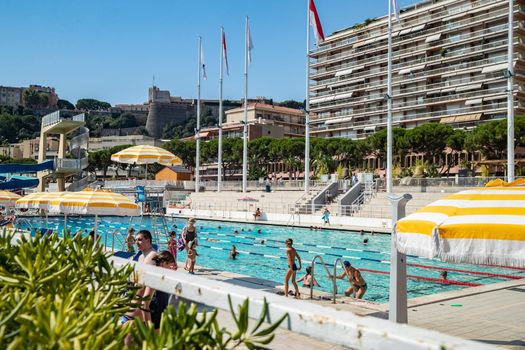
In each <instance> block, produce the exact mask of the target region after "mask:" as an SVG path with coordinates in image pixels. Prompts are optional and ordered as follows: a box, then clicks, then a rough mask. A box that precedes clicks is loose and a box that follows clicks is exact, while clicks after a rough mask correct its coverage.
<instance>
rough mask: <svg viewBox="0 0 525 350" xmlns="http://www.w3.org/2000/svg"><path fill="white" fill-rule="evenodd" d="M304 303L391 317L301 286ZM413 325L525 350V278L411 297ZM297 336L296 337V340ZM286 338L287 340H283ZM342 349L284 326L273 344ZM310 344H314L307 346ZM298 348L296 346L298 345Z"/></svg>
mask: <svg viewBox="0 0 525 350" xmlns="http://www.w3.org/2000/svg"><path fill="white" fill-rule="evenodd" d="M198 274H202V275H207V276H208V277H209V278H212V279H216V280H221V281H223V282H228V283H233V284H236V285H242V286H244V287H248V288H254V289H260V290H264V291H267V292H270V293H277V292H279V291H281V290H282V286H281V285H279V284H278V283H275V282H272V281H268V280H262V279H257V278H253V277H248V276H242V275H238V274H235V273H230V272H224V271H219V270H213V269H207V268H200V269H199V270H198ZM301 293H302V298H303V299H305V301H308V302H313V303H318V304H321V305H324V306H330V307H334V308H336V309H339V310H346V311H351V312H353V313H356V314H358V315H362V316H365V315H366V316H373V317H380V318H385V319H386V318H388V305H386V304H378V303H373V302H367V301H356V300H354V299H352V298H346V297H341V296H338V298H337V304H333V303H332V301H331V295H330V294H328V293H324V292H317V291H316V292H315V293H314V299H313V300H312V299H309V297H310V293H309V289H301ZM408 318H409V322H408V323H409V324H410V325H413V326H417V327H421V328H426V329H431V330H435V331H438V332H442V333H445V334H449V335H452V336H457V337H461V338H465V339H471V340H476V341H481V342H485V343H488V344H491V345H495V346H500V347H504V348H507V349H521V350H523V349H525V279H522V280H513V281H508V282H502V283H497V284H492V285H484V286H480V287H473V288H466V289H462V290H455V291H451V292H445V293H440V294H435V295H430V296H425V297H420V298H414V299H410V300H409V309H408ZM292 339H293V340H292ZM281 342H283V343H281ZM284 344H286V348H287V349H296V348H297V349H310V348H311V349H339V347H335V346H334V345H331V344H326V343H322V342H319V341H315V340H313V339H310V338H308V337H305V336H302V335H299V334H294V333H291V332H288V331H285V330H280V331H279V332H278V334H277V337H276V340H275V342H274V344H272V345H273V346H272V348H275V349H280V348H283V347H282V346H281V345H283V346H284ZM306 344H311V345H312V346H311V347H310V345H306ZM296 345H297V347H294V346H296Z"/></svg>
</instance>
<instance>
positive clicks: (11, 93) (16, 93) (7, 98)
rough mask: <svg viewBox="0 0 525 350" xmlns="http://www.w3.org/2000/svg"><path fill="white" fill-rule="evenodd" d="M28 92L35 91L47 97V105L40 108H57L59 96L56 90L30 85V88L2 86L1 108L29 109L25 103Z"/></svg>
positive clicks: (0, 88)
mask: <svg viewBox="0 0 525 350" xmlns="http://www.w3.org/2000/svg"><path fill="white" fill-rule="evenodd" d="M26 90H33V91H35V92H37V93H44V94H46V95H47V104H46V105H44V106H40V107H42V108H48V109H56V108H57V104H58V95H57V93H56V92H55V88H53V87H49V86H41V85H29V87H12V86H0V106H9V107H13V108H16V107H18V106H22V107H28V106H27V103H26V101H24V91H26Z"/></svg>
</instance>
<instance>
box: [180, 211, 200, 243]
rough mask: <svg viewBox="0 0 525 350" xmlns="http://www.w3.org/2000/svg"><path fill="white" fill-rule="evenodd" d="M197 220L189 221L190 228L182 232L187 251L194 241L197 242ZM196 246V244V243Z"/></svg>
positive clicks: (185, 228) (187, 227)
mask: <svg viewBox="0 0 525 350" xmlns="http://www.w3.org/2000/svg"><path fill="white" fill-rule="evenodd" d="M196 221H197V220H195V218H191V219H189V220H188V226H186V227H184V229H183V230H182V233H181V235H182V238H183V239H184V245H185V246H186V251H187V250H188V245H189V243H190V242H192V241H196V240H197V228H196V227H195V222H196ZM195 244H196V243H195Z"/></svg>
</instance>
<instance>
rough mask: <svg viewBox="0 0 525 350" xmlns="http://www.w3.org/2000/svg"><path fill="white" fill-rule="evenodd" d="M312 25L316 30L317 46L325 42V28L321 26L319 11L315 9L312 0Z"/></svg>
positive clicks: (312, 0) (311, 0)
mask: <svg viewBox="0 0 525 350" xmlns="http://www.w3.org/2000/svg"><path fill="white" fill-rule="evenodd" d="M309 8H310V25H311V26H312V27H313V29H314V34H315V42H316V43H317V45H319V44H320V43H322V42H323V41H324V33H323V27H322V26H321V21H320V20H319V15H318V14H317V9H316V8H315V4H314V0H310V6H309Z"/></svg>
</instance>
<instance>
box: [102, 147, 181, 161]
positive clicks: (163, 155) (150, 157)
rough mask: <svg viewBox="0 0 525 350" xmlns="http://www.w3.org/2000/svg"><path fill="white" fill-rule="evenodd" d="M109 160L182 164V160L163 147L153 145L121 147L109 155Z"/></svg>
mask: <svg viewBox="0 0 525 350" xmlns="http://www.w3.org/2000/svg"><path fill="white" fill-rule="evenodd" d="M111 160H112V161H114V162H117V163H125V164H137V165H141V164H153V163H159V164H163V165H182V160H181V159H180V158H179V157H177V156H176V155H174V154H173V153H171V152H168V151H166V150H165V149H163V148H159V147H154V146H133V147H128V148H126V149H123V150H122V151H120V152H117V153H115V154H113V155H112V156H111Z"/></svg>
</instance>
